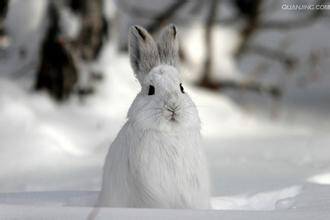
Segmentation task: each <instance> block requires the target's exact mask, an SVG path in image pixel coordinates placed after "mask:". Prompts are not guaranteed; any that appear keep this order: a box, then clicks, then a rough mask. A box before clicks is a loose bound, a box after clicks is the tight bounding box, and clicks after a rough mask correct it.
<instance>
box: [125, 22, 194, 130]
mask: <svg viewBox="0 0 330 220" xmlns="http://www.w3.org/2000/svg"><path fill="white" fill-rule="evenodd" d="M178 50H179V45H178V38H177V29H176V27H175V26H174V25H169V26H167V27H166V28H164V30H163V31H162V32H161V34H160V37H159V39H158V41H157V43H156V42H155V41H154V39H153V38H152V36H151V35H150V34H149V33H148V32H147V31H146V30H145V29H144V28H142V27H139V26H133V27H131V28H130V31H129V54H130V60H131V65H132V68H133V70H134V73H135V75H136V77H137V79H138V81H139V83H140V84H141V88H142V89H141V92H140V93H139V94H138V95H137V97H136V98H135V100H134V102H133V104H132V106H131V108H130V110H129V113H128V118H129V119H130V120H132V121H133V122H134V123H135V124H136V125H137V126H139V127H140V128H141V129H153V130H161V131H175V132H177V130H180V129H185V128H186V129H199V128H200V120H199V116H198V112H197V109H196V107H195V105H194V103H193V102H192V100H191V99H190V97H189V96H188V94H187V93H186V92H185V90H184V87H183V85H182V81H181V76H180V73H179V70H178V68H177V67H178V63H179V60H178V59H179V58H178V57H179V56H178Z"/></svg>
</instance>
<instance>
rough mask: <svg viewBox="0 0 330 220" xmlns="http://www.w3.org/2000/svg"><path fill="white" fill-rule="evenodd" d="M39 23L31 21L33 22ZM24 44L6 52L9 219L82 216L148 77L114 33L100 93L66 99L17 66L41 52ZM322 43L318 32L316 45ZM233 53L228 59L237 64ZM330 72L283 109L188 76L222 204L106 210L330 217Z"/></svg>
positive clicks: (4, 149)
mask: <svg viewBox="0 0 330 220" xmlns="http://www.w3.org/2000/svg"><path fill="white" fill-rule="evenodd" d="M13 2H14V1H13ZM34 24H37V21H34ZM30 26H31V25H30ZM30 26H29V25H28V26H27V27H30ZM39 26H42V24H39ZM37 28H38V27H35V26H31V30H36V29H37ZM313 30H315V31H320V30H321V28H320V27H319V26H316V27H313ZM25 32H26V33H31V32H30V29H29V30H26V31H25ZM224 32H226V31H224ZM221 33H223V32H221ZM314 33H316V32H314ZM326 33H329V30H328V32H326ZM227 34H228V33H227ZM229 34H230V36H232V33H231V32H229ZM298 34H299V35H302V34H301V33H300V32H298ZM306 38H307V37H306ZM305 40H306V39H305ZM321 40H323V41H324V40H326V39H325V38H322V39H321ZM35 41H36V40H35V39H31V41H30V40H27V41H26V42H27V44H31V45H33V43H31V42H35ZM299 42H300V41H297V43H298V44H299ZM315 44H316V43H315ZM19 45H21V41H20V42H19V43H17V44H16V43H15V42H14V46H13V48H12V51H11V52H10V54H11V55H13V56H14V58H12V57H8V58H7V60H0V72H1V76H0V77H1V78H0V148H1V151H0V152H1V153H0V183H1V184H0V219H2V218H14V217H15V218H30V219H38V218H41V216H43V218H42V219H65V218H70V219H82V217H86V216H87V215H88V214H89V213H90V211H91V208H87V207H90V206H93V205H94V203H95V200H96V197H97V194H98V192H99V190H100V184H101V174H102V166H103V161H104V158H105V155H106V152H107V150H108V147H109V146H110V144H111V142H112V140H113V139H114V138H115V136H116V134H117V132H118V130H119V129H120V127H121V126H122V125H123V124H124V122H125V117H126V112H127V110H128V107H129V106H130V103H131V102H132V100H133V99H134V97H135V95H136V94H137V92H138V89H139V86H138V83H137V81H136V79H135V78H134V77H133V74H132V71H131V69H130V67H129V62H128V57H127V55H123V54H118V53H117V52H116V51H115V49H114V46H113V45H112V42H110V44H109V45H108V46H107V47H106V49H105V50H104V51H103V55H102V57H101V59H100V60H99V61H98V63H96V64H95V65H96V66H97V68H99V69H100V70H102V72H104V73H105V79H104V81H103V82H101V83H100V84H99V85H98V87H97V91H96V93H95V94H94V95H92V96H89V97H87V98H84V99H79V98H77V97H72V98H71V99H70V100H69V101H67V102H66V103H63V104H58V103H56V102H54V101H53V100H52V99H51V98H49V97H48V95H47V94H44V93H37V92H34V91H32V89H31V87H32V85H33V80H34V79H33V78H32V77H31V75H32V74H30V72H31V73H33V69H32V70H30V71H28V72H27V73H24V74H22V73H20V76H19V77H17V75H15V74H12V73H15V72H17V71H18V70H19V69H20V68H21V65H17V63H20V64H22V65H24V63H29V62H31V60H32V61H33V60H35V59H36V58H35V57H34V56H32V55H31V56H28V58H26V60H23V61H22V62H20V61H19V59H20V58H19V57H18V56H16V55H15V51H16V50H17V48H18V46H19ZM229 45H231V44H229ZM322 45H323V44H322V43H320V42H318V44H317V45H315V47H317V46H318V47H321V46H322ZM31 47H32V46H31ZM196 47H198V45H196ZM292 47H294V46H292ZM298 48H300V47H298ZM292 50H294V49H292ZM34 51H37V49H34ZM16 52H17V51H16ZM32 54H33V53H32ZM306 56H307V55H306ZM29 59H30V60H29ZM226 62H229V64H228V66H227V67H225V68H229V69H230V68H232V66H231V65H233V64H232V63H230V61H226ZM328 64H329V62H327V61H323V63H322V65H319V67H320V68H321V70H320V72H321V73H327V69H328V68H329V65H328ZM271 68H275V67H273V66H272V67H271ZM235 71H237V70H236V69H235ZM235 71H233V72H235ZM271 71H275V70H271ZM233 74H234V73H233ZM329 82H330V80H329V77H328V76H327V75H326V74H323V75H321V80H319V81H316V82H315V83H314V84H312V85H308V86H306V87H303V88H300V87H299V88H294V89H292V87H290V88H289V92H288V96H286V97H285V98H284V101H283V103H282V105H280V107H279V108H280V110H279V111H278V112H277V115H276V117H273V114H270V113H269V112H270V111H268V108H267V107H264V106H263V105H264V102H263V101H261V102H260V100H258V99H255V97H252V99H250V97H248V95H242V96H241V97H240V98H239V99H238V101H237V99H234V100H235V101H233V100H232V99H230V98H228V97H227V96H224V95H221V94H216V93H214V92H208V91H205V90H202V89H199V88H196V87H194V86H192V85H190V84H189V83H186V84H185V90H186V91H187V92H188V93H189V94H190V95H191V96H192V99H193V100H194V101H195V103H196V105H197V107H198V109H199V111H200V116H201V120H202V134H203V137H204V147H205V150H206V153H207V157H208V159H209V166H210V171H211V176H212V187H213V191H212V205H213V208H214V209H217V210H221V211H197V210H194V211H192V210H180V211H179V210H134V209H105V210H101V211H100V213H99V215H98V217H99V218H98V219H106V218H110V217H114V218H116V217H117V218H122V219H136V218H137V216H139V217H141V218H144V219H154V218H153V216H155V215H157V216H163V218H164V219H202V218H203V219H204V218H206V217H205V216H207V219H220V218H221V219H265V218H267V219H327V217H328V216H330V213H329V207H330V186H329V185H330V148H329V145H330V135H329V129H330V120H329V116H330V114H329V112H330V111H329V109H330V108H329V107H330V106H329V105H330V104H329V103H330V102H328V101H329V99H328V97H329V96H327V94H329V91H330V90H329V87H328V85H329ZM306 94H307V95H306ZM242 97H243V98H242ZM246 100H248V101H249V102H248V104H246V103H245V101H246ZM251 100H252V102H251ZM242 103H243V104H242ZM267 106H268V105H267ZM259 110H260V111H263V113H262V114H261V116H260V115H259V113H260V111H259ZM267 113H269V114H270V115H272V116H271V117H269V116H268V117H267ZM265 115H266V116H265Z"/></svg>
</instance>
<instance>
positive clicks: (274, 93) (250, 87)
mask: <svg viewBox="0 0 330 220" xmlns="http://www.w3.org/2000/svg"><path fill="white" fill-rule="evenodd" d="M206 83H207V84H206ZM198 86H201V87H203V88H207V89H210V90H228V89H234V90H245V91H251V92H256V93H261V94H263V93H264V94H268V95H270V96H271V97H272V98H280V97H281V96H282V91H281V89H280V88H279V87H277V86H273V85H264V84H262V83H259V82H255V81H249V82H238V81H233V80H221V81H216V82H212V81H208V82H204V84H198Z"/></svg>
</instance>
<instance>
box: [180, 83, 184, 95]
mask: <svg viewBox="0 0 330 220" xmlns="http://www.w3.org/2000/svg"><path fill="white" fill-rule="evenodd" d="M180 90H181V92H182V93H184V88H183V86H182V83H180Z"/></svg>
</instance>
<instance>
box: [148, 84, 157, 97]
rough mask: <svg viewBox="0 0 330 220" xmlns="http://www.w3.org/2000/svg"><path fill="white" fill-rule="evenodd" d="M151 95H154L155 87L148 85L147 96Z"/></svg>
mask: <svg viewBox="0 0 330 220" xmlns="http://www.w3.org/2000/svg"><path fill="white" fill-rule="evenodd" d="M153 94H155V87H154V86H152V85H150V86H149V91H148V95H153Z"/></svg>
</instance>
